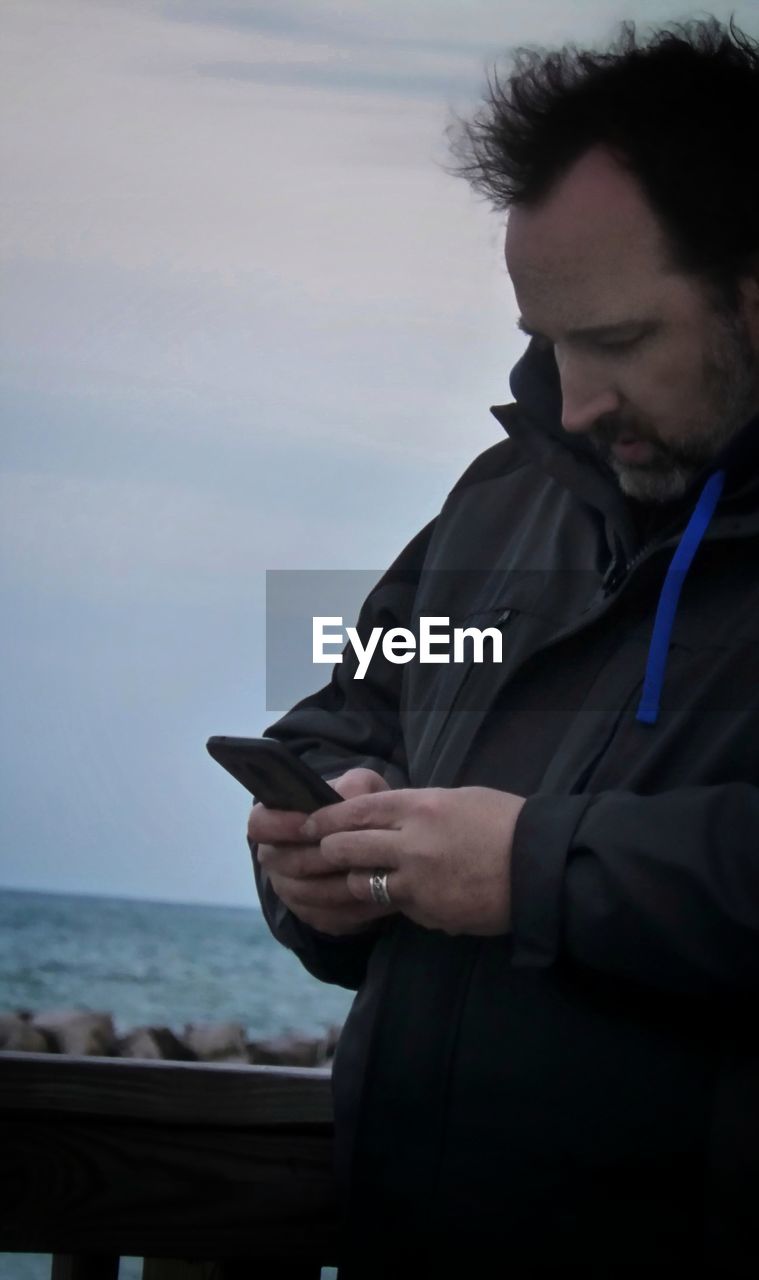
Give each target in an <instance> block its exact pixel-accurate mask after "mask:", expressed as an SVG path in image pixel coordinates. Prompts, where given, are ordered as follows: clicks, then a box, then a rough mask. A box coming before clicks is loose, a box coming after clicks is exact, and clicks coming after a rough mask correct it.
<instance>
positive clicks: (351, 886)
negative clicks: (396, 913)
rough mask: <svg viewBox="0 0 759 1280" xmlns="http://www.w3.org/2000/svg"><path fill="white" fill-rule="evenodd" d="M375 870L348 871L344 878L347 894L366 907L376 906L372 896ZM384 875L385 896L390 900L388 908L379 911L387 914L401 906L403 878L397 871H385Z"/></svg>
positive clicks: (402, 900)
mask: <svg viewBox="0 0 759 1280" xmlns="http://www.w3.org/2000/svg"><path fill="white" fill-rule="evenodd" d="M377 870H378V868H376V867H374V868H372V870H371V871H367V870H365V869H364V870H363V871H350V872H349V873H348V875H347V876H346V877H345V882H346V885H347V888H348V892H349V894H350V895H351V896H352V897H353V898H355V899H356V901H357V902H363V903H366V904H367V905H369V904H372V903H373V904H374V905H375V906H376V905H377V904H376V903H375V902H374V894H373V892H372V879H373V877H374V873H375V871H377ZM382 870H383V871H384V870H385V868H384V867H383V868H382ZM386 874H387V881H386V888H387V895H388V897H389V899H390V906H389V907H381V908H379V910H383V911H385V912H389V911H393V910H398V909H400V907H402V906H403V902H404V894H403V876H402V873H401V872H399V871H387V872H386Z"/></svg>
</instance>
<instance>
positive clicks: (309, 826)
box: [298, 818, 316, 840]
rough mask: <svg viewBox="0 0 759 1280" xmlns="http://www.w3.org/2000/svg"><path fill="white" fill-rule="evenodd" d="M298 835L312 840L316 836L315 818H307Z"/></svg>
mask: <svg viewBox="0 0 759 1280" xmlns="http://www.w3.org/2000/svg"><path fill="white" fill-rule="evenodd" d="M298 834H299V835H302V836H305V837H306V839H307V840H310V839H311V838H312V836H315V835H316V823H315V822H314V820H313V818H306V821H305V822H304V823H303V826H302V827H301V829H300V831H299V833H298Z"/></svg>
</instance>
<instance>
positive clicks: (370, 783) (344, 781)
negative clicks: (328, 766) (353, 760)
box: [330, 769, 390, 800]
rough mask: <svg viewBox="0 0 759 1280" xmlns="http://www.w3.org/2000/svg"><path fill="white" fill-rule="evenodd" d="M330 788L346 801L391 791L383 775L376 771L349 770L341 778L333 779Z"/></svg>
mask: <svg viewBox="0 0 759 1280" xmlns="http://www.w3.org/2000/svg"><path fill="white" fill-rule="evenodd" d="M330 786H331V787H333V788H334V789H335V791H337V793H338V795H341V796H342V797H343V799H344V800H351V799H352V798H353V797H354V796H363V795H370V794H373V793H375V792H377V791H389V790H390V783H389V782H386V781H385V779H384V778H383V777H382V774H381V773H377V772H376V771H375V770H374V769H349V770H348V772H347V773H344V774H343V775H342V776H341V777H340V778H333V779H332V781H331V782H330Z"/></svg>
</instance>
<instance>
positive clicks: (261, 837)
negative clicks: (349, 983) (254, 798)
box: [248, 769, 394, 936]
mask: <svg viewBox="0 0 759 1280" xmlns="http://www.w3.org/2000/svg"><path fill="white" fill-rule="evenodd" d="M330 786H331V787H333V788H334V789H335V791H337V792H338V794H339V795H341V796H344V797H345V799H349V798H351V797H355V796H364V795H367V796H368V795H371V794H374V793H377V792H380V791H386V790H387V789H388V784H387V783H386V782H385V779H384V778H383V777H382V776H381V775H380V774H379V773H375V772H374V770H373V769H349V770H348V772H347V773H344V774H343V775H342V777H340V778H333V779H330ZM332 807H334V808H337V807H338V806H337V805H335V806H332ZM339 807H340V808H342V805H340V806H339ZM305 818H306V815H305V814H304V813H291V812H286V811H285V810H283V809H267V808H266V807H265V806H264V805H262V804H255V805H254V806H253V808H252V810H251V813H250V818H249V820H248V840H249V841H250V842H251V843H252V844H257V845H258V850H257V854H256V856H257V857H258V861H259V863H260V865H261V867H262V869H263V871H264V874H265V876H266V877H267V879H268V880H269V881H270V882H271V886H272V888H273V889H274V892H275V893H276V895H277V897H278V898H281V900H282V901H283V902H284V904H285V906H286V907H289V909H290V911H292V913H293V915H296V916H297V917H298V919H299V920H302V921H303V923H304V924H308V925H311V927H312V928H313V929H318V930H319V932H320V933H331V934H333V935H334V936H339V935H341V934H348V933H360V932H362V931H363V930H364V929H367V928H369V927H370V926H371V925H372V924H374V922H375V921H377V920H381V919H382V918H383V917H384V916H389V915H393V914H394V908H388V907H377V906H375V905H374V903H373V902H371V900H369V901H368V902H359V901H357V899H356V897H355V895H354V894H353V893H351V891H350V889H349V888H348V878H347V876H346V874H345V872H344V871H342V870H337V869H336V868H335V867H334V866H333V865H332V863H331V862H327V861H326V860H325V859H324V858H323V857H322V854H321V850H320V848H319V841H318V838H317V839H316V840H314V839H311V838H310V837H309V836H304V835H302V834H301V828H302V826H303V823H304V821H305Z"/></svg>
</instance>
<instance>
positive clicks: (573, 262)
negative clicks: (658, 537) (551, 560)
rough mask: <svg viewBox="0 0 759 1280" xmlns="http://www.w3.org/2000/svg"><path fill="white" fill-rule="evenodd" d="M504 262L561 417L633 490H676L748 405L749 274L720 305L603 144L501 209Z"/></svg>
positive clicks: (758, 314)
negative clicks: (540, 191)
mask: <svg viewBox="0 0 759 1280" xmlns="http://www.w3.org/2000/svg"><path fill="white" fill-rule="evenodd" d="M506 263H507V267H508V270H509V274H510V276H511V280H512V283H513V285H514V291H515V293H516V298H517V302H518V304H519V308H520V311H521V316H522V318H521V322H520V327H522V328H524V330H525V331H526V332H528V333H531V334H534V335H537V337H538V340H540V341H545V342H546V343H548V344H553V347H554V354H555V357H556V363H557V366H558V370H559V376H560V379H561V392H562V424H563V426H564V428H565V430H567V431H570V432H585V433H587V435H588V438H589V439H590V440H591V441H592V443H593V444H594V445H595V446H596V447H597V448H598V450H599V452H600V453H601V454H602V456H603V457H605V458H606V459H607V460H608V462H609V463H610V465H611V466H612V468H613V469H614V471H615V473H616V475H617V477H618V480H619V483H620V486H621V488H622V489H623V491H624V492H625V493H627V494H628V495H630V496H631V497H634V498H639V499H641V500H642V501H645V502H666V501H668V500H669V499H672V498H676V497H678V496H679V495H680V494H682V493H683V492H684V491H685V489H686V488H687V486H688V484H689V483H690V482H691V480H692V479H693V478H694V476H695V475H696V474H697V473H698V472H699V471H700V470H701V469H702V467H703V466H704V465H705V464H706V463H708V461H709V460H710V459H711V458H712V457H714V455H715V454H716V453H718V452H719V450H720V449H721V448H722V447H723V446H724V445H725V444H726V443H727V441H728V440H729V439H730V438H731V436H732V435H733V434H734V433H735V432H736V431H737V430H739V428H740V427H741V426H743V425H744V423H745V422H747V421H748V419H749V418H750V417H751V416H752V414H753V413H755V412H756V411H757V409H759V304H758V303H757V286H756V284H755V283H754V282H752V281H749V280H747V281H746V282H745V287H744V285H742V288H741V301H740V303H739V304H738V305H737V308H736V309H735V310H732V311H728V310H727V309H725V308H720V307H718V306H717V305H716V303H715V302H714V300H713V299H712V298H711V296H710V294H709V293H708V291H707V289H706V287H705V286H704V285H703V284H702V283H701V282H700V281H697V280H696V279H694V278H693V277H692V276H687V275H683V274H682V273H680V272H677V271H676V270H675V269H674V268H673V267H672V266H671V265H670V263H669V262H668V257H667V245H666V241H665V238H664V234H663V232H662V230H661V228H660V226H659V223H658V221H657V219H656V216H655V215H654V213H653V211H652V210H651V207H650V205H649V203H648V201H647V199H646V197H645V196H644V194H643V192H642V191H641V189H640V187H639V185H638V183H637V181H636V180H635V179H634V178H633V177H632V176H631V175H630V174H628V173H627V172H626V171H625V170H624V169H622V168H621V167H619V166H618V165H617V164H616V162H615V161H614V160H613V159H612V158H611V157H610V156H609V155H608V154H607V153H606V152H604V151H602V150H600V149H595V150H593V151H590V152H588V153H587V154H586V155H585V156H583V157H582V158H581V159H580V160H579V161H577V163H576V164H575V165H574V166H573V167H572V169H571V170H570V171H569V172H568V174H567V175H566V176H565V177H564V178H563V179H562V180H561V181H560V183H559V184H558V185H557V186H556V187H555V188H554V189H553V191H552V192H551V193H550V194H549V196H548V197H547V198H546V199H545V200H544V201H543V202H542V203H541V204H539V205H538V206H536V207H534V208H525V207H519V206H518V207H516V208H514V209H513V210H512V211H511V214H510V216H509V223H508V230H507V234H506Z"/></svg>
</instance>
